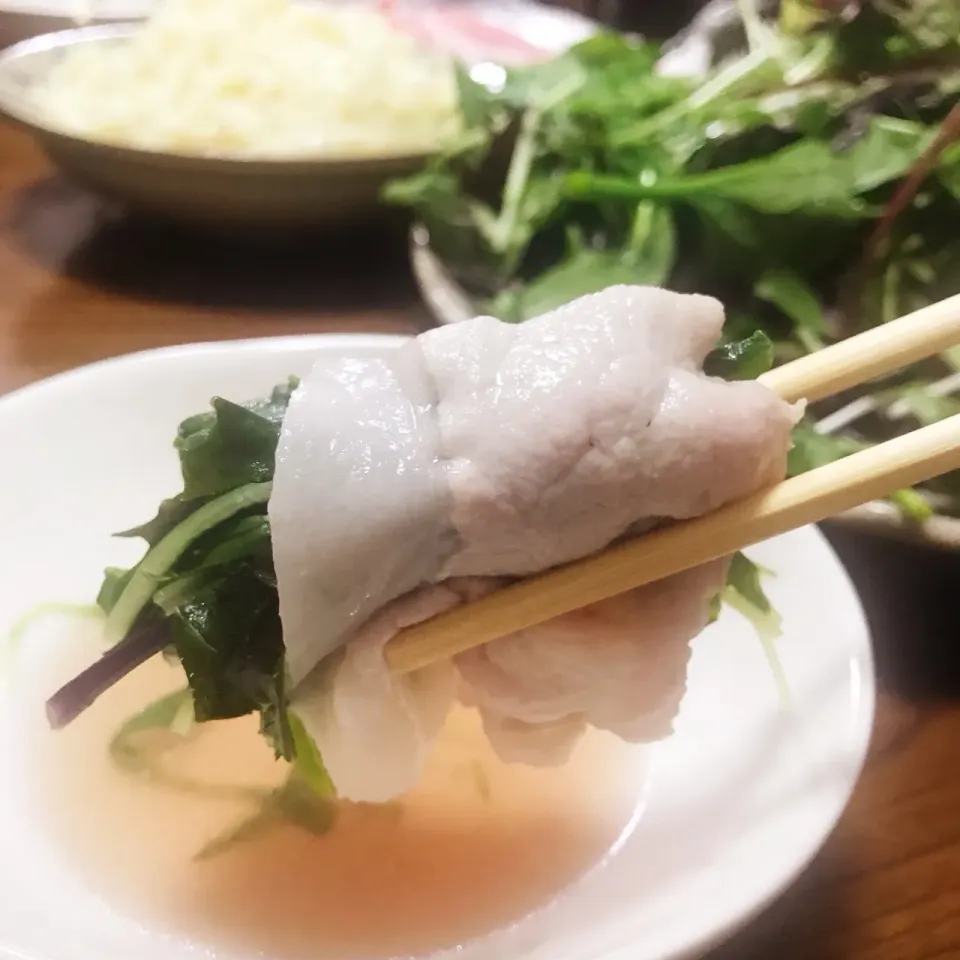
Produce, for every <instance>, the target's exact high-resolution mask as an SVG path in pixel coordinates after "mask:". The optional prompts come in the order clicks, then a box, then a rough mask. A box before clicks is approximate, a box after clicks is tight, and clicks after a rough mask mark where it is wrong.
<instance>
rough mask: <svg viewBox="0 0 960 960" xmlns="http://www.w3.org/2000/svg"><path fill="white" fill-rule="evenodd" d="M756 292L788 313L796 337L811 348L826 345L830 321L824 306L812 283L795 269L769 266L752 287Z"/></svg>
mask: <svg viewBox="0 0 960 960" xmlns="http://www.w3.org/2000/svg"><path fill="white" fill-rule="evenodd" d="M753 292H754V294H755V296H757V297H758V298H759V299H761V300H765V301H766V302H767V303H772V304H773V305H774V306H775V307H778V308H779V309H780V311H781V312H782V313H783V314H784V315H786V316H787V317H789V318H790V319H791V320H792V321H793V323H794V325H795V327H796V332H797V337H798V339H799V340H800V342H801V343H802V344H803V345H804V347H805V348H806V349H807V350H808V351H809V352H811V353H812V352H814V351H815V350H819V349H820V348H821V347H822V346H823V338H824V337H825V336H826V334H827V324H826V321H825V320H824V317H823V306H822V305H821V304H820V301H819V300H818V299H817V296H816V294H815V293H814V292H813V290H811V289H810V287H809V286H808V285H807V284H806V283H805V282H804V281H803V280H802V279H801V278H800V277H799V276H798V275H797V274H796V273H794V272H793V271H792V270H782V269H781V270H770V271H768V272H767V273H765V274H764V275H763V276H762V277H761V278H760V279H759V280H758V281H757V284H756V286H755V287H754V290H753Z"/></svg>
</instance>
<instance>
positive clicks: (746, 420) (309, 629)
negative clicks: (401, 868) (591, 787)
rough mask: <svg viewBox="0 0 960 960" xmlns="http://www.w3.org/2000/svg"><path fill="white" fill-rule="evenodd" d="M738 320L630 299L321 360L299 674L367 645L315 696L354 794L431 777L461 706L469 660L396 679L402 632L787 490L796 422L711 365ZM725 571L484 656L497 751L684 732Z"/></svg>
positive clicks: (289, 459)
mask: <svg viewBox="0 0 960 960" xmlns="http://www.w3.org/2000/svg"><path fill="white" fill-rule="evenodd" d="M722 324H723V311H722V308H721V306H720V304H719V303H718V302H717V301H715V300H712V299H710V298H706V297H699V296H683V295H679V294H674V293H669V292H667V291H664V290H659V289H655V288H644V287H614V288H610V289H608V290H606V291H604V292H603V293H600V294H595V295H593V296H589V297H584V298H582V299H580V300H578V301H575V302H573V303H571V304H569V305H567V306H565V307H563V308H561V309H559V310H557V311H554V312H553V313H550V314H547V315H544V316H543V317H540V318H538V319H535V320H531V321H528V322H527V323H525V324H522V325H518V326H515V325H509V324H503V323H500V322H499V321H497V320H495V319H493V318H490V317H478V318H476V319H474V320H472V321H468V322H466V323H463V324H458V325H455V326H451V327H446V328H443V329H439V330H431V331H429V332H427V333H425V334H423V335H421V336H420V337H418V338H417V339H416V340H415V341H413V342H412V343H411V344H409V345H407V346H405V347H404V348H402V349H401V350H400V351H398V352H397V355H396V356H389V357H385V358H381V359H378V360H367V361H333V362H331V361H329V360H323V361H321V362H320V363H319V364H318V366H317V368H315V369H314V370H313V371H312V372H311V374H310V375H309V376H308V377H307V378H306V379H305V380H304V382H303V384H302V385H301V387H300V388H299V390H298V391H297V393H296V395H295V398H294V401H293V403H291V407H290V412H289V413H288V415H287V418H286V419H285V421H284V429H283V434H282V437H281V441H280V446H279V448H278V457H277V471H276V481H275V488H274V494H273V498H272V499H271V505H270V510H271V522H272V524H273V541H274V555H275V558H276V561H277V574H278V585H279V591H280V603H281V616H282V618H283V626H284V640H285V644H286V646H287V651H288V659H289V665H290V670H291V677H292V680H293V682H294V683H299V681H300V680H301V679H302V678H303V677H304V676H306V674H307V672H308V671H309V670H310V669H311V668H312V667H313V665H314V664H316V663H318V662H319V661H320V660H321V659H322V658H324V657H327V656H328V654H330V653H331V651H333V650H335V649H337V648H338V647H340V646H344V645H345V647H344V650H343V653H342V654H340V655H338V656H337V658H336V661H335V662H328V663H325V664H324V665H323V666H322V667H321V671H320V672H319V673H318V675H317V676H314V677H310V678H309V679H308V680H307V682H306V683H304V684H302V685H301V686H300V687H299V688H297V689H296V690H295V696H294V706H295V708H296V709H297V710H298V713H299V715H300V716H301V717H302V719H303V721H304V724H305V725H306V727H307V729H308V731H309V732H310V733H311V735H312V736H313V737H314V738H315V739H316V740H317V744H318V746H319V748H320V750H321V752H322V753H323V754H324V756H325V758H326V761H327V763H328V767H329V769H330V773H331V776H332V777H333V779H334V782H335V783H337V784H338V788H339V789H340V790H341V792H342V793H343V795H344V796H347V797H350V798H352V799H358V800H365V799H385V798H386V797H389V796H392V795H395V794H396V793H397V792H401V791H402V790H403V789H406V787H407V786H409V785H411V784H412V783H413V782H414V781H415V779H416V777H417V775H418V773H419V767H420V763H421V761H422V757H423V755H424V751H425V750H426V748H427V746H428V745H429V741H430V739H431V738H432V736H433V734H434V733H435V732H436V730H437V729H438V724H439V723H440V722H442V713H443V712H444V711H443V709H441V706H442V703H444V702H448V698H449V697H450V696H451V695H452V693H451V690H452V687H451V683H452V681H451V679H450V678H451V676H452V673H451V671H452V669H453V668H451V667H450V666H449V665H444V666H443V667H439V668H435V669H432V670H431V671H428V672H426V673H424V674H423V675H422V676H421V675H418V674H414V675H413V676H411V677H408V678H403V679H401V680H398V679H396V678H391V677H389V676H388V674H387V671H386V667H385V664H384V662H383V658H382V648H383V645H384V644H385V643H386V641H387V640H388V639H389V638H390V636H392V635H393V634H394V633H395V632H396V631H397V630H398V629H400V627H401V626H402V625H404V624H408V623H411V622H414V621H415V620H416V619H422V618H424V617H426V616H433V615H436V613H438V612H439V611H440V610H441V609H443V608H445V607H447V606H449V605H451V604H455V603H457V602H460V599H461V598H462V597H464V596H465V595H467V594H470V595H473V594H476V593H478V592H481V591H483V590H486V589H491V588H492V587H493V585H494V583H493V582H489V581H485V580H484V579H482V578H491V577H494V578H500V577H504V578H510V577H516V576H523V575H527V574H530V573H534V572H536V571H539V570H543V569H545V568H548V567H551V566H554V565H556V564H559V563H563V562H567V561H570V560H574V559H577V558H579V557H583V556H586V555H588V554H590V553H593V552H595V551H597V550H600V549H602V548H603V547H605V546H607V545H608V544H609V543H611V542H612V541H614V540H616V539H617V538H619V537H621V536H623V535H624V534H625V533H627V532H630V531H636V530H637V529H643V528H645V527H649V526H650V525H652V524H654V523H656V522H658V521H661V520H663V519H665V518H683V517H690V516H694V515H697V514H699V513H702V512H705V511H707V510H711V509H713V508H715V507H717V506H719V505H721V504H723V503H725V502H727V501H729V500H732V499H736V498H739V497H742V496H744V495H746V494H748V493H751V492H753V491H754V490H756V489H757V488H759V487H761V486H763V485H765V484H768V483H772V482H775V481H776V480H778V479H780V478H781V477H782V476H783V474H784V472H785V465H786V454H787V451H788V449H789V446H790V430H791V427H792V426H793V424H794V422H795V419H796V411H795V410H794V409H793V408H792V407H790V406H789V405H787V404H785V403H783V402H782V401H781V400H780V399H779V398H777V397H776V396H774V395H773V394H772V393H771V392H770V391H768V390H767V389H766V388H764V387H762V386H761V385H759V384H756V383H726V382H723V381H719V380H715V379H711V378H709V377H707V376H705V375H704V374H703V373H702V370H701V365H702V362H703V359H704V357H705V356H706V354H707V353H708V352H709V350H710V349H712V347H713V346H714V345H715V344H716V341H717V339H718V337H719V335H720V331H721V327H722ZM724 571H725V566H724V565H723V564H714V565H710V566H709V567H707V568H704V569H703V570H698V571H692V572H690V573H686V574H683V575H680V576H679V577H676V578H672V579H671V580H668V581H664V582H663V583H661V584H655V585H652V586H650V587H647V588H644V589H642V590H640V591H635V592H634V593H632V594H629V595H627V596H625V597H621V598H617V599H615V600H611V601H608V602H607V603H605V604H600V605H598V606H597V607H595V608H592V609H590V610H587V611H581V612H580V613H577V614H574V615H571V616H569V617H564V618H562V619H561V620H558V621H555V622H553V623H550V624H546V625H544V626H542V627H539V628H536V629H534V630H528V631H524V632H523V633H521V634H517V635H515V636H512V637H506V638H503V639H502V640H499V641H497V642H496V643H494V644H490V645H488V646H487V647H486V648H484V649H482V650H479V651H471V652H470V653H468V654H465V655H462V656H461V657H459V658H458V659H457V664H456V669H457V670H458V671H459V672H460V674H461V677H460V681H461V691H462V696H463V697H464V699H466V700H467V701H468V702H472V703H475V704H476V705H477V706H478V707H479V709H480V710H481V712H482V715H483V718H484V723H485V727H486V729H487V732H488V735H489V736H490V739H491V742H492V743H493V744H494V746H495V747H496V748H497V750H498V751H500V752H501V753H502V755H503V756H505V757H509V758H522V759H524V760H525V761H527V762H531V761H533V760H539V761H542V762H548V761H552V760H556V759H560V758H562V757H563V756H565V754H566V753H567V752H568V751H569V748H570V746H571V745H572V743H573V742H574V741H575V739H576V737H577V736H579V734H580V733H581V732H582V730H583V729H584V727H585V725H586V724H593V725H596V726H600V727H603V728H606V729H609V730H612V731H613V732H614V733H616V734H618V735H620V736H623V737H625V738H627V739H631V740H643V739H653V738H656V737H659V736H662V735H664V734H666V733H667V732H669V729H670V723H671V722H672V718H673V715H674V714H675V711H676V708H677V705H678V703H679V699H680V696H681V695H682V691H683V686H684V682H685V671H686V661H687V657H688V655H689V651H688V641H689V640H690V639H691V637H693V636H695V635H696V634H697V633H698V632H699V631H700V630H701V629H702V627H703V625H704V624H705V623H706V620H707V612H708V605H709V600H710V598H711V597H712V596H713V595H714V594H715V593H716V591H717V590H718V589H719V587H720V586H721V585H722V582H723V577H724ZM463 578H469V579H463ZM438 582H442V584H443V586H442V587H437V586H436V585H435V584H437V583H438ZM400 598H402V599H400ZM391 602H393V603H392V605H391V606H389V607H387V608H386V609H385V610H383V611H382V612H381V613H380V614H378V615H377V616H375V617H373V619H370V618H371V616H372V615H373V613H374V611H375V610H377V609H378V608H380V607H382V606H383V605H384V604H388V603H391ZM445 698H447V699H445ZM438 705H441V706H438ZM438 717H441V719H440V720H438Z"/></svg>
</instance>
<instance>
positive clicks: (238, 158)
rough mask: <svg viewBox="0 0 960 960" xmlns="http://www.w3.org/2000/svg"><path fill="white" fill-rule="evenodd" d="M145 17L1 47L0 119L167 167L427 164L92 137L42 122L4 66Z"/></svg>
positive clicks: (242, 170) (413, 157)
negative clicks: (152, 145) (164, 146)
mask: <svg viewBox="0 0 960 960" xmlns="http://www.w3.org/2000/svg"><path fill="white" fill-rule="evenodd" d="M146 22H147V18H146V17H142V18H135V19H122V20H113V21H111V22H109V23H96V24H92V25H88V26H82V27H70V28H68V29H65V30H53V31H50V32H48V33H41V34H38V35H37V36H33V37H28V38H27V39H25V40H20V41H19V42H17V43H14V44H12V45H11V46H9V47H7V48H5V49H4V50H2V51H0V118H3V119H6V120H8V121H10V122H11V123H13V124H15V125H18V126H20V127H21V128H23V129H25V130H27V131H28V132H30V133H32V134H33V135H35V136H36V137H38V138H39V139H40V140H42V141H46V142H47V143H50V142H60V143H63V144H69V145H71V147H72V148H73V149H75V150H86V151H96V152H97V153H100V154H109V155H111V156H114V157H116V158H117V159H125V160H128V161H131V162H139V163H148V164H150V165H151V166H158V167H164V168H166V169H171V170H181V171H182V170H190V169H194V170H195V169H196V168H197V167H199V166H202V167H204V168H205V169H207V170H211V171H219V172H221V173H226V174H233V175H244V174H247V175H249V174H263V173H270V172H282V173H284V174H287V175H289V174H294V175H296V174H307V173H315V172H316V171H317V169H318V168H319V167H322V168H323V169H324V170H325V171H327V172H329V173H331V174H336V173H358V172H364V171H369V172H371V173H373V172H379V171H381V170H386V171H388V172H389V171H390V170H391V169H396V168H399V167H404V168H406V167H409V166H413V165H419V164H423V163H426V162H427V161H428V160H429V158H430V157H431V156H432V154H431V153H430V152H429V151H426V152H424V151H420V152H413V153H411V152H404V151H399V152H397V153H381V154H359V155H354V156H351V155H349V154H337V153H318V154H305V155H297V156H291V157H276V156H274V157H270V156H258V155H256V154H239V153H238V154H229V153H211V154H204V153H185V152H175V151H168V150H154V149H149V148H146V147H137V146H130V145H126V144H120V143H112V142H108V141H105V140H95V139H92V138H89V137H85V136H81V135H79V134H76V133H72V132H70V131H67V130H64V129H62V128H60V127H57V126H55V125H53V124H50V123H46V122H45V121H44V119H43V117H42V116H41V114H40V112H39V111H38V110H36V109H34V108H32V107H30V106H29V105H28V104H26V103H25V102H24V97H23V96H22V93H21V92H20V91H19V90H18V89H17V88H16V87H15V86H14V84H13V82H12V81H11V79H10V77H9V76H8V73H7V71H8V70H9V68H10V66H11V65H12V64H15V63H18V62H22V61H24V60H28V59H30V58H31V57H34V56H36V55H38V54H43V53H49V52H50V51H55V50H63V49H68V48H72V47H76V46H78V45H80V44H85V43H110V42H115V41H118V40H127V39H129V38H130V37H132V36H134V35H135V34H136V33H137V32H138V31H139V30H140V29H142V28H143V26H144V24H145V23H146Z"/></svg>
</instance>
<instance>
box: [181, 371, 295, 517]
mask: <svg viewBox="0 0 960 960" xmlns="http://www.w3.org/2000/svg"><path fill="white" fill-rule="evenodd" d="M296 385H297V380H296V379H295V378H290V380H289V381H288V382H287V383H286V384H285V385H283V386H279V387H277V388H275V389H274V391H273V393H272V394H271V396H270V398H269V399H268V400H261V401H255V402H253V403H249V404H243V405H241V404H237V403H232V402H231V401H229V400H224V399H223V398H222V397H214V398H213V400H212V401H211V405H212V406H213V412H212V413H205V414H201V415H200V416H198V417H192V418H190V419H189V420H185V421H184V422H183V424H181V426H180V431H179V434H178V436H177V440H176V444H175V446H176V448H177V451H178V452H179V454H180V465H181V469H182V471H183V493H182V494H181V496H180V499H181V500H193V499H196V498H199V497H212V496H218V495H219V494H221V493H225V492H226V491H228V490H233V489H234V488H235V487H239V486H242V485H244V484H249V483H263V482H264V481H266V480H270V479H271V478H272V477H273V469H274V458H275V455H276V449H277V441H278V440H279V437H280V424H281V422H282V420H283V415H284V414H285V413H286V409H287V404H288V403H289V402H290V396H291V394H292V392H293V390H294V389H295V388H296Z"/></svg>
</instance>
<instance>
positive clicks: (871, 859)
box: [0, 126, 960, 960]
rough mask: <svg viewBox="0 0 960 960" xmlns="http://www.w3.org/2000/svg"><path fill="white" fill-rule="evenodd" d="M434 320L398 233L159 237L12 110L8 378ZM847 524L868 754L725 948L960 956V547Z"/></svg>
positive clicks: (882, 957) (2, 223)
mask: <svg viewBox="0 0 960 960" xmlns="http://www.w3.org/2000/svg"><path fill="white" fill-rule="evenodd" d="M427 323H428V320H427V317H426V314H425V312H424V310H423V308H422V307H420V305H419V304H418V301H417V295H416V290H415V288H414V285H413V282H412V280H411V279H410V276H409V273H408V270H407V266H406V261H405V251H404V249H403V242H402V236H401V235H397V234H395V233H391V232H383V231H381V232H380V233H379V235H378V234H376V233H374V234H371V233H366V234H358V235H356V236H353V237H343V236H339V237H337V238H335V239H333V240H329V241H322V242H320V241H318V242H317V243H316V244H311V245H310V247H309V249H308V250H305V251H302V252H300V253H298V254H297V255H296V256H295V257H294V256H291V255H290V254H289V253H283V252H282V251H278V250H261V251H259V252H251V251H249V250H247V251H244V250H241V249H238V248H231V247H228V246H225V245H223V244H213V243H210V242H207V243H199V242H196V241H186V240H184V239H183V238H181V237H174V236H169V235H168V236H161V235H160V234H159V233H158V232H157V231H156V230H151V229H147V228H144V227H136V226H134V225H131V224H129V223H124V222H123V221H118V220H117V219H116V218H115V217H113V216H111V215H108V214H107V213H105V212H104V210H103V208H102V207H100V206H99V205H98V204H97V203H96V202H95V201H93V200H92V199H91V198H89V197H87V196H85V195H84V194H83V193H82V192H80V191H79V190H76V189H74V188H72V187H71V186H69V185H67V184H65V183H64V182H63V181H61V180H59V179H58V178H56V177H55V176H54V175H52V173H51V171H50V169H49V167H48V166H47V165H46V164H45V162H44V161H43V159H42V158H41V156H40V155H39V154H38V152H37V151H36V150H35V149H34V148H33V146H32V145H31V144H30V143H29V142H28V141H27V140H25V139H24V138H23V137H22V136H21V135H20V134H18V133H14V132H13V131H12V130H10V129H9V128H5V127H3V126H0V393H3V392H6V391H9V390H11V389H14V388H16V387H18V386H21V385H23V384H26V383H28V382H30V381H33V380H36V379H39V378H41V377H45V376H48V375H50V374H52V373H56V372H57V371H60V370H64V369H67V368H69V367H73V366H76V365H78V364H83V363H88V362H90V361H92V360H97V359H99V358H102V357H107V356H112V355H115V354H121V353H126V352H129V351H133V350H140V349H144V348H149V347H155V346H159V345H163V344H171V343H182V342H187V341H196V340H218V339H231V338H237V337H250V336H264V335H270V334H285V333H300V332H307V331H309V332H317V331H334V330H366V331H384V332H415V331H417V330H420V329H422V328H423V327H424V326H425V325H427ZM831 537H832V539H833V541H834V544H835V546H836V547H837V549H838V550H839V551H840V553H841V555H842V557H843V559H844V561H845V562H846V563H847V564H848V566H849V567H850V570H851V573H852V574H853V576H854V579H855V580H856V582H857V585H858V587H859V589H860V590H861V592H862V595H863V597H864V602H865V604H866V606H867V608H868V612H869V614H870V618H871V622H872V625H873V629H874V632H875V636H876V647H877V659H878V665H879V671H880V683H881V694H880V699H879V704H878V715H877V725H876V731H875V736H874V744H873V747H872V752H871V757H870V760H869V762H868V764H867V767H866V770H865V772H864V775H863V777H862V780H861V782H860V784H859V786H858V788H857V791H856V794H855V796H854V798H853V801H852V803H851V805H850V808H849V810H848V811H847V813H846V815H845V816H844V818H843V820H842V822H841V823H840V825H839V827H838V829H837V830H836V832H835V833H834V835H833V836H832V837H831V839H830V840H829V841H828V842H827V844H826V846H825V848H824V850H823V852H822V853H821V855H820V856H819V857H818V858H817V860H816V861H815V863H814V864H813V865H812V866H811V868H810V869H809V870H808V871H807V872H806V873H805V874H804V876H803V877H802V878H801V879H800V880H799V881H798V882H797V883H796V884H795V886H794V887H793V888H792V889H791V890H790V891H789V892H788V893H787V894H786V895H785V896H784V897H783V898H782V899H781V900H780V901H779V902H778V903H777V904H775V905H774V906H773V907H772V908H771V909H770V910H769V911H768V912H767V913H766V914H764V915H763V916H762V917H761V918H760V919H759V920H758V921H757V922H755V923H754V924H753V925H752V926H751V927H749V928H748V929H747V930H745V931H744V932H743V933H742V934H741V935H740V936H739V937H738V938H737V939H736V940H735V941H732V942H731V943H729V944H728V945H727V946H726V947H724V948H723V949H721V950H720V951H718V952H717V953H716V955H715V960H841V958H843V960H933V958H935V957H936V958H957V960H960V614H958V613H957V609H958V608H960V560H957V559H954V558H952V557H946V556H938V555H932V554H927V553H924V552H922V551H918V550H914V549H912V548H906V547H902V546H896V547H894V546H891V545H888V544H885V543H883V542H880V541H873V540H869V539H866V538H863V537H860V536H854V535H851V534H848V533H843V534H840V533H832V534H831Z"/></svg>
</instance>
